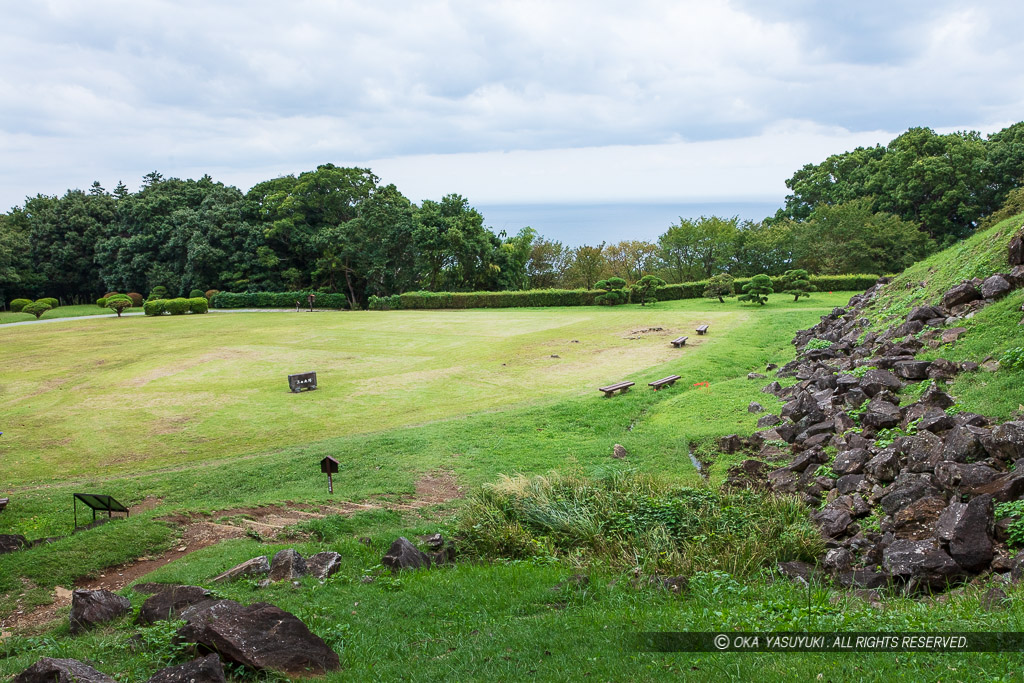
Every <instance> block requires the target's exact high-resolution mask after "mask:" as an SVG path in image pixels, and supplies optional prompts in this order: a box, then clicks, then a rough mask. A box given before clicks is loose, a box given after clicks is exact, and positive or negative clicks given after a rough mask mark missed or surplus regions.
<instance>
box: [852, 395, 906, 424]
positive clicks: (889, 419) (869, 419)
mask: <svg viewBox="0 0 1024 683" xmlns="http://www.w3.org/2000/svg"><path fill="white" fill-rule="evenodd" d="M902 419H903V416H902V414H900V409H899V406H895V405H893V404H892V403H889V402H888V401H881V400H877V399H872V400H871V401H870V402H869V403H868V408H867V410H866V411H865V412H864V415H863V417H862V418H861V421H862V422H863V423H864V424H865V425H866V426H868V427H874V428H875V429H889V428H892V427H895V426H897V425H899V423H900V421H901V420H902Z"/></svg>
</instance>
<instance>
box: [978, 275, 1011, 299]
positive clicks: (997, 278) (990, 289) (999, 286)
mask: <svg viewBox="0 0 1024 683" xmlns="http://www.w3.org/2000/svg"><path fill="white" fill-rule="evenodd" d="M1011 289H1013V286H1012V285H1011V284H1010V283H1009V282H1007V281H1006V278H1004V277H1003V276H1002V275H998V274H996V275H990V276H989V277H987V278H986V279H985V281H984V282H982V283H981V295H982V296H983V297H985V298H986V299H998V298H1000V297H1002V296H1003V295H1005V294H1006V293H1007V292H1009V291H1010V290H1011Z"/></svg>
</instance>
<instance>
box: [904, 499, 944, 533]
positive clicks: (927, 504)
mask: <svg viewBox="0 0 1024 683" xmlns="http://www.w3.org/2000/svg"><path fill="white" fill-rule="evenodd" d="M945 509H946V500H945V499H944V498H942V497H940V496H929V497H927V498H921V499H920V500H915V501H914V502H913V503H911V504H910V505H908V506H906V507H905V508H903V509H902V510H899V511H898V512H897V513H896V514H895V515H894V516H893V534H894V535H895V536H896V538H909V539H911V540H914V541H920V540H923V539H926V538H930V537H932V536H934V535H935V523H936V522H937V521H938V519H939V515H941V514H942V512H943V510H945Z"/></svg>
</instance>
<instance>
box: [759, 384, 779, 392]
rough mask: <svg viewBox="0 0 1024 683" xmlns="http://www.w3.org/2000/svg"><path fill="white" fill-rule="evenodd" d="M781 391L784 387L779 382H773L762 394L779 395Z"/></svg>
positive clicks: (762, 390)
mask: <svg viewBox="0 0 1024 683" xmlns="http://www.w3.org/2000/svg"><path fill="white" fill-rule="evenodd" d="M780 391H782V385H781V384H779V383H778V382H772V383H771V384H768V385H766V386H765V387H764V388H763V389H761V393H762V394H777V393H778V392H780Z"/></svg>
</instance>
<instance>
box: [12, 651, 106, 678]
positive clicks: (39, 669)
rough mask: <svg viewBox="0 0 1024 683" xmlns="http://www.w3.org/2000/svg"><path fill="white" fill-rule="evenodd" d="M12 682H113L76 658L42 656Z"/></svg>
mask: <svg viewBox="0 0 1024 683" xmlns="http://www.w3.org/2000/svg"><path fill="white" fill-rule="evenodd" d="M12 683H115V681H114V679H113V678H111V677H110V676H107V675H106V674H102V673H100V672H99V671H97V670H96V669H94V668H92V667H91V666H89V665H88V664H85V663H83V662H80V661H78V660H77V659H54V658H52V657H43V658H42V659H40V660H39V661H38V662H36V663H35V664H33V665H32V666H30V667H29V668H27V669H25V670H24V671H22V672H21V673H20V674H18V675H17V676H15V677H14V679H13V681H12Z"/></svg>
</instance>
